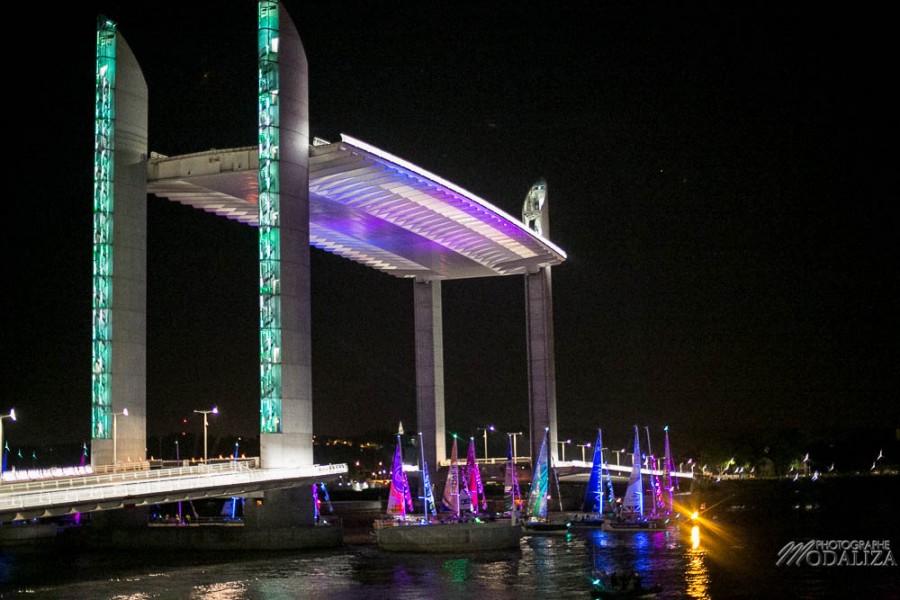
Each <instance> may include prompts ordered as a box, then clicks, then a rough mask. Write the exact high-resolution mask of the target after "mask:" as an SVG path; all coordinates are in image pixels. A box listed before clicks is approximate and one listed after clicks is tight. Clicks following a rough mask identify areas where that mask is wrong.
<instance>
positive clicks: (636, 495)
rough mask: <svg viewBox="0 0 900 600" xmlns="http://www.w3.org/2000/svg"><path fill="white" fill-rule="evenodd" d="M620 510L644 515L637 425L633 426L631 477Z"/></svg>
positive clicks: (638, 515) (640, 516) (640, 515)
mask: <svg viewBox="0 0 900 600" xmlns="http://www.w3.org/2000/svg"><path fill="white" fill-rule="evenodd" d="M622 510H623V511H624V512H625V513H630V514H632V515H635V516H637V517H638V518H643V517H644V488H643V484H642V483H641V442H640V434H639V433H638V427H637V425H635V426H634V458H633V462H632V465H631V477H630V478H629V479H628V489H626V490H625V497H624V498H622Z"/></svg>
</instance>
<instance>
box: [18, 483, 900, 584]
mask: <svg viewBox="0 0 900 600" xmlns="http://www.w3.org/2000/svg"><path fill="white" fill-rule="evenodd" d="M897 484H898V480H897V479H896V478H874V477H873V478H844V479H833V480H828V481H821V480H820V481H819V482H816V483H813V482H808V481H806V482H797V483H794V482H788V481H779V482H773V481H768V482H740V483H727V484H725V485H720V486H716V487H714V488H712V489H710V490H705V491H701V492H695V493H694V494H693V495H692V496H691V497H689V498H687V499H685V500H686V501H687V502H688V503H689V504H690V505H692V506H699V505H700V502H706V506H707V508H708V510H707V511H706V512H705V513H704V514H703V515H702V518H701V519H700V520H699V525H698V534H699V545H698V546H696V547H695V546H694V542H693V541H692V538H691V529H692V527H691V526H684V527H681V528H679V529H677V530H674V531H670V532H660V533H638V534H622V533H605V532H601V531H588V532H586V533H584V534H570V535H568V536H548V537H524V538H522V541H521V545H520V548H519V549H518V550H513V551H504V552H491V553H473V554H467V555H462V554H460V555H431V556H429V555H403V554H390V553H384V552H380V551H379V550H378V549H377V548H376V547H374V546H371V545H348V546H345V547H344V548H342V549H339V550H334V551H321V552H304V553H301V552H282V553H267V554H259V553H247V554H234V553H201V554H197V553H191V554H187V553H178V552H173V553H165V554H158V553H156V554H146V553H141V552H77V553H76V552H72V551H68V552H67V551H14V552H11V551H4V552H0V597H2V598H21V597H31V598H61V599H71V600H82V599H85V600H87V599H90V600H95V599H133V600H141V599H152V598H159V599H214V600H250V599H254V600H255V599H281V598H354V599H355V598H385V599H388V598H390V599H406V598H466V599H492V600H500V599H505V598H526V599H527V598H590V597H591V596H590V591H589V585H590V575H591V573H592V570H593V569H594V568H602V569H605V570H607V571H613V570H621V569H631V570H636V571H638V572H639V573H640V574H641V575H642V578H643V581H644V583H645V584H646V585H660V586H662V592H661V593H660V595H659V596H658V597H659V598H715V599H719V598H852V599H854V600H863V599H868V598H872V599H882V598H886V599H890V598H900V592H898V590H900V567H898V566H894V565H891V566H880V567H874V566H831V567H825V566H819V567H814V566H809V565H801V566H784V565H782V566H777V565H776V562H777V560H778V551H779V550H780V549H781V548H782V547H783V546H784V545H785V544H787V543H789V542H794V541H805V540H809V539H822V540H863V541H873V540H875V541H884V540H886V541H888V542H889V544H890V545H891V552H892V554H893V555H894V562H895V563H896V562H897V556H896V551H895V549H894V548H893V545H894V544H895V543H900V537H898V522H900V521H898V518H897V516H896V510H895V507H896V505H897V502H896V498H897V492H898V485H897ZM864 498H865V499H866V501H865V502H864V501H863V500H862V499H864Z"/></svg>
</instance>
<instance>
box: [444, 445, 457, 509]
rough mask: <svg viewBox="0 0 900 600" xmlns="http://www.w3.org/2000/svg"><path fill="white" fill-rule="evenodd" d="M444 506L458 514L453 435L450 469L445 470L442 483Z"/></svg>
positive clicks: (455, 455) (455, 454)
mask: <svg viewBox="0 0 900 600" xmlns="http://www.w3.org/2000/svg"><path fill="white" fill-rule="evenodd" d="M442 503H443V505H444V508H445V509H447V510H449V511H450V512H451V513H453V514H454V515H456V516H457V517H458V516H459V457H458V455H457V449H456V436H453V450H452V451H451V452H450V469H449V470H448V471H447V483H446V484H445V485H444V497H443V500H442Z"/></svg>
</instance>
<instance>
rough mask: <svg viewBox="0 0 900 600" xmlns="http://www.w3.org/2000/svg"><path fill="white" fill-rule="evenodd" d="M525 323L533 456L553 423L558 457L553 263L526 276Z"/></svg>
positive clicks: (552, 450) (552, 440)
mask: <svg viewBox="0 0 900 600" xmlns="http://www.w3.org/2000/svg"><path fill="white" fill-rule="evenodd" d="M525 321H526V323H525V327H526V334H527V347H528V397H529V403H528V417H529V428H530V435H531V456H532V459H533V458H534V457H536V456H537V455H538V452H539V451H540V449H541V441H542V440H543V438H544V428H545V427H549V428H550V432H549V443H550V447H549V448H547V451H548V452H550V453H551V455H552V456H553V460H554V462H556V461H558V457H557V452H556V449H557V444H556V438H557V433H556V366H555V363H556V359H555V355H554V350H553V294H552V290H551V282H550V267H544V268H542V269H540V270H539V271H538V272H536V273H529V274H528V275H526V276H525Z"/></svg>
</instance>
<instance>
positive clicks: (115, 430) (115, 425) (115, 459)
mask: <svg viewBox="0 0 900 600" xmlns="http://www.w3.org/2000/svg"><path fill="white" fill-rule="evenodd" d="M119 415H121V416H123V417H127V416H128V409H127V408H123V409H122V412H114V413H113V414H112V418H113V465H115V464H117V463H118V462H119V457H118V454H117V451H118V447H117V445H118V443H119V439H118V419H117V417H119Z"/></svg>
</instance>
